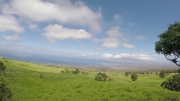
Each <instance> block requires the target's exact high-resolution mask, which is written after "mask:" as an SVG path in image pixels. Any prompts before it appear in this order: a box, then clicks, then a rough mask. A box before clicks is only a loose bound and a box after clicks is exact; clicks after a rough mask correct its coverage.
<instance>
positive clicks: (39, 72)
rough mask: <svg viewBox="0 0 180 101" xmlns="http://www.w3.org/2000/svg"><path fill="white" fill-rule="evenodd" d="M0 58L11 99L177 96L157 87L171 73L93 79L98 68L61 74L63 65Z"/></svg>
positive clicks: (136, 100)
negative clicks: (163, 76) (133, 77)
mask: <svg viewBox="0 0 180 101" xmlns="http://www.w3.org/2000/svg"><path fill="white" fill-rule="evenodd" d="M0 61H2V62H3V64H4V65H5V66H6V67H7V69H6V72H7V78H8V79H9V87H10V89H11V90H12V93H13V98H12V100H13V101H164V100H165V101H166V100H167V101H168V99H174V98H177V97H179V95H180V93H177V92H173V91H169V90H166V89H163V88H162V87H161V86H160V84H161V83H162V82H163V81H164V80H166V79H168V78H169V77H171V76H172V75H173V74H170V75H167V76H166V78H163V79H162V78H159V77H158V76H156V75H155V74H144V75H138V79H137V81H132V80H131V78H130V76H127V77H126V76H125V75H124V73H118V72H106V74H107V75H108V76H110V77H111V78H113V81H105V82H102V81H95V80H94V77H95V76H96V74H97V73H98V71H91V72H88V71H86V72H88V74H82V73H80V74H72V73H61V71H64V70H65V68H54V67H47V66H43V65H38V64H33V63H30V62H21V61H15V60H9V59H8V61H7V62H6V61H5V59H0ZM69 70H70V71H71V70H74V69H69ZM81 71H82V70H81Z"/></svg>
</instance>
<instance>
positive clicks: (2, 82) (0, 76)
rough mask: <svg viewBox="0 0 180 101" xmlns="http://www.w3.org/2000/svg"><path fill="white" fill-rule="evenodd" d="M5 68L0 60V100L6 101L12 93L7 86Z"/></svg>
mask: <svg viewBox="0 0 180 101" xmlns="http://www.w3.org/2000/svg"><path fill="white" fill-rule="evenodd" d="M5 69H6V67H5V66H4V65H3V64H2V63H1V62H0V101H6V100H7V99H10V98H11V97H12V93H11V91H10V89H9V88H8V87H7V82H6V78H5Z"/></svg>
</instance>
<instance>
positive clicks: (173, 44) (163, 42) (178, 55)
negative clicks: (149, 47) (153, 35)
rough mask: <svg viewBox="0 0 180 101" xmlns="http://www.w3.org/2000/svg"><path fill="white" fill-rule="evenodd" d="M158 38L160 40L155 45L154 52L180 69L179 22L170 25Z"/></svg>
mask: <svg viewBox="0 0 180 101" xmlns="http://www.w3.org/2000/svg"><path fill="white" fill-rule="evenodd" d="M158 37H159V39H160V40H159V41H157V42H156V43H155V51H156V52H157V53H158V54H163V55H164V56H165V58H166V59H167V60H169V61H171V62H173V63H175V64H176V65H177V66H179V67H180V22H175V23H174V24H170V25H169V27H168V29H167V31H165V32H164V33H162V34H160V35H159V36H158Z"/></svg>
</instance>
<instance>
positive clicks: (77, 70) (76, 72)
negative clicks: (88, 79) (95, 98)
mask: <svg viewBox="0 0 180 101" xmlns="http://www.w3.org/2000/svg"><path fill="white" fill-rule="evenodd" d="M79 72H80V70H79V69H76V70H75V71H72V73H73V74H79Z"/></svg>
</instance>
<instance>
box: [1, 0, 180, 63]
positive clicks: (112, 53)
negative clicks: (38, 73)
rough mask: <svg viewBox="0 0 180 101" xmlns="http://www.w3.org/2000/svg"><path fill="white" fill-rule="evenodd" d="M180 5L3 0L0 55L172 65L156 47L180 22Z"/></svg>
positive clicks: (144, 0)
mask: <svg viewBox="0 0 180 101" xmlns="http://www.w3.org/2000/svg"><path fill="white" fill-rule="evenodd" d="M179 4H180V0H173V1H170V0H136V1H132V0H126V1H124V0H113V1H112V0H0V39H1V40H0V44H1V46H0V52H1V53H0V55H1V56H5V57H12V58H15V59H16V58H21V59H24V60H28V59H29V58H30V57H31V58H32V57H34V58H36V57H38V56H39V57H41V56H42V57H43V58H49V57H51V58H53V57H56V58H57V59H58V58H68V59H67V60H69V61H72V60H74V59H82V60H84V59H87V60H88V61H103V62H106V61H109V62H113V63H119V64H121V63H122V62H127V63H145V62H146V63H156V64H158V63H159V64H164V63H168V64H172V63H170V62H169V61H167V60H165V58H164V57H163V56H162V55H158V54H156V53H155V51H154V43H155V42H156V41H158V38H157V36H158V35H159V34H161V33H163V32H164V31H166V30H167V28H168V25H169V24H172V23H174V22H175V21H180V6H179ZM57 59H56V61H57V62H58V61H59V63H62V60H57ZM32 60H33V59H32Z"/></svg>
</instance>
